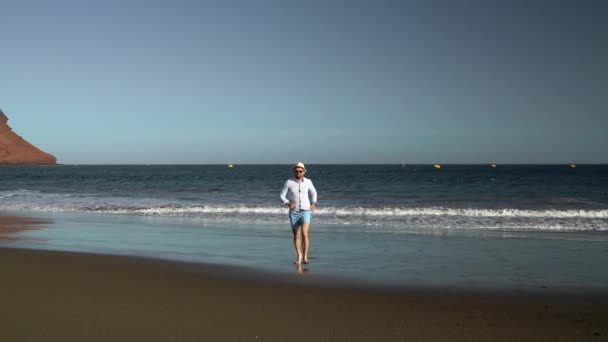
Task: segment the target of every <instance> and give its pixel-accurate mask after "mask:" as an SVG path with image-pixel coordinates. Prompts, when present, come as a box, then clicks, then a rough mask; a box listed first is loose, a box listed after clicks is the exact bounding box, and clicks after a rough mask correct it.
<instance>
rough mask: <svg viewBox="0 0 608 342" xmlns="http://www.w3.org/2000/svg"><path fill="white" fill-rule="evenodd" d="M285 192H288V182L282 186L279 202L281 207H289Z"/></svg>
mask: <svg viewBox="0 0 608 342" xmlns="http://www.w3.org/2000/svg"><path fill="white" fill-rule="evenodd" d="M287 190H289V181H287V182H285V185H283V190H281V196H280V197H281V202H282V203H283V205H289V200H288V199H287Z"/></svg>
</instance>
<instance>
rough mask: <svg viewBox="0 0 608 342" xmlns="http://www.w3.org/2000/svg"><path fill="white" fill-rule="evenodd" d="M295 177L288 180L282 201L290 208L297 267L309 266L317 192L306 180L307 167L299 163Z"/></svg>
mask: <svg viewBox="0 0 608 342" xmlns="http://www.w3.org/2000/svg"><path fill="white" fill-rule="evenodd" d="M293 174H294V177H292V178H290V179H288V180H287V181H286V182H285V185H284V186H283V190H281V201H282V202H283V204H284V205H285V206H287V207H289V221H290V223H291V230H292V232H293V245H294V247H295V249H296V254H297V259H296V261H295V264H296V265H301V264H302V262H303V263H305V264H308V251H309V249H310V237H309V230H310V220H311V218H312V212H314V211H315V209H316V208H317V190H315V186H314V185H312V181H311V180H310V179H308V178H305V177H304V175H305V174H306V167H305V166H304V163H302V162H298V163H297V164H296V165H294V167H293Z"/></svg>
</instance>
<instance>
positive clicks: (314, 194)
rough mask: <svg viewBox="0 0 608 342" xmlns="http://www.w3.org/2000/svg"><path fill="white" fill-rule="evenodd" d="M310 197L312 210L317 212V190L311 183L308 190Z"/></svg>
mask: <svg viewBox="0 0 608 342" xmlns="http://www.w3.org/2000/svg"><path fill="white" fill-rule="evenodd" d="M308 197H309V198H310V208H311V209H312V210H315V209H316V208H317V189H315V186H314V185H313V184H312V181H310V187H309V188H308Z"/></svg>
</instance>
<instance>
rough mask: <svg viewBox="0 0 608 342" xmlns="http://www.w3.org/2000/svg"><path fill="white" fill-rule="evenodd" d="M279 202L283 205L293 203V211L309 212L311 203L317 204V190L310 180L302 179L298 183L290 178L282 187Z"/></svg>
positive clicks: (293, 178)
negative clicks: (294, 204) (294, 205)
mask: <svg viewBox="0 0 608 342" xmlns="http://www.w3.org/2000/svg"><path fill="white" fill-rule="evenodd" d="M281 201H282V202H283V204H285V205H287V204H289V202H295V203H296V207H295V210H298V211H299V210H310V204H311V203H312V204H315V205H316V204H317V190H316V189H315V186H314V185H312V181H311V180H310V179H308V178H306V177H302V181H301V182H298V181H297V180H296V178H295V177H292V178H289V179H288V180H287V181H286V182H285V185H283V190H281Z"/></svg>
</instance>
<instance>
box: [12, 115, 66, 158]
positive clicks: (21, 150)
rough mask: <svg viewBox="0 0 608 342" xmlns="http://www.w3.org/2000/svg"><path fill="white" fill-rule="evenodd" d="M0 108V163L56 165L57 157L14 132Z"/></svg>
mask: <svg viewBox="0 0 608 342" xmlns="http://www.w3.org/2000/svg"><path fill="white" fill-rule="evenodd" d="M7 122H8V118H7V117H6V115H4V113H3V112H2V111H1V110H0V165H56V164H57V159H56V158H55V157H53V156H52V155H50V154H48V153H46V152H43V151H41V150H39V149H38V148H36V147H35V146H34V145H32V144H30V143H29V142H27V141H25V139H23V138H22V137H20V136H19V135H17V134H15V132H13V130H12V129H11V128H10V127H9V125H8V124H7Z"/></svg>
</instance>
